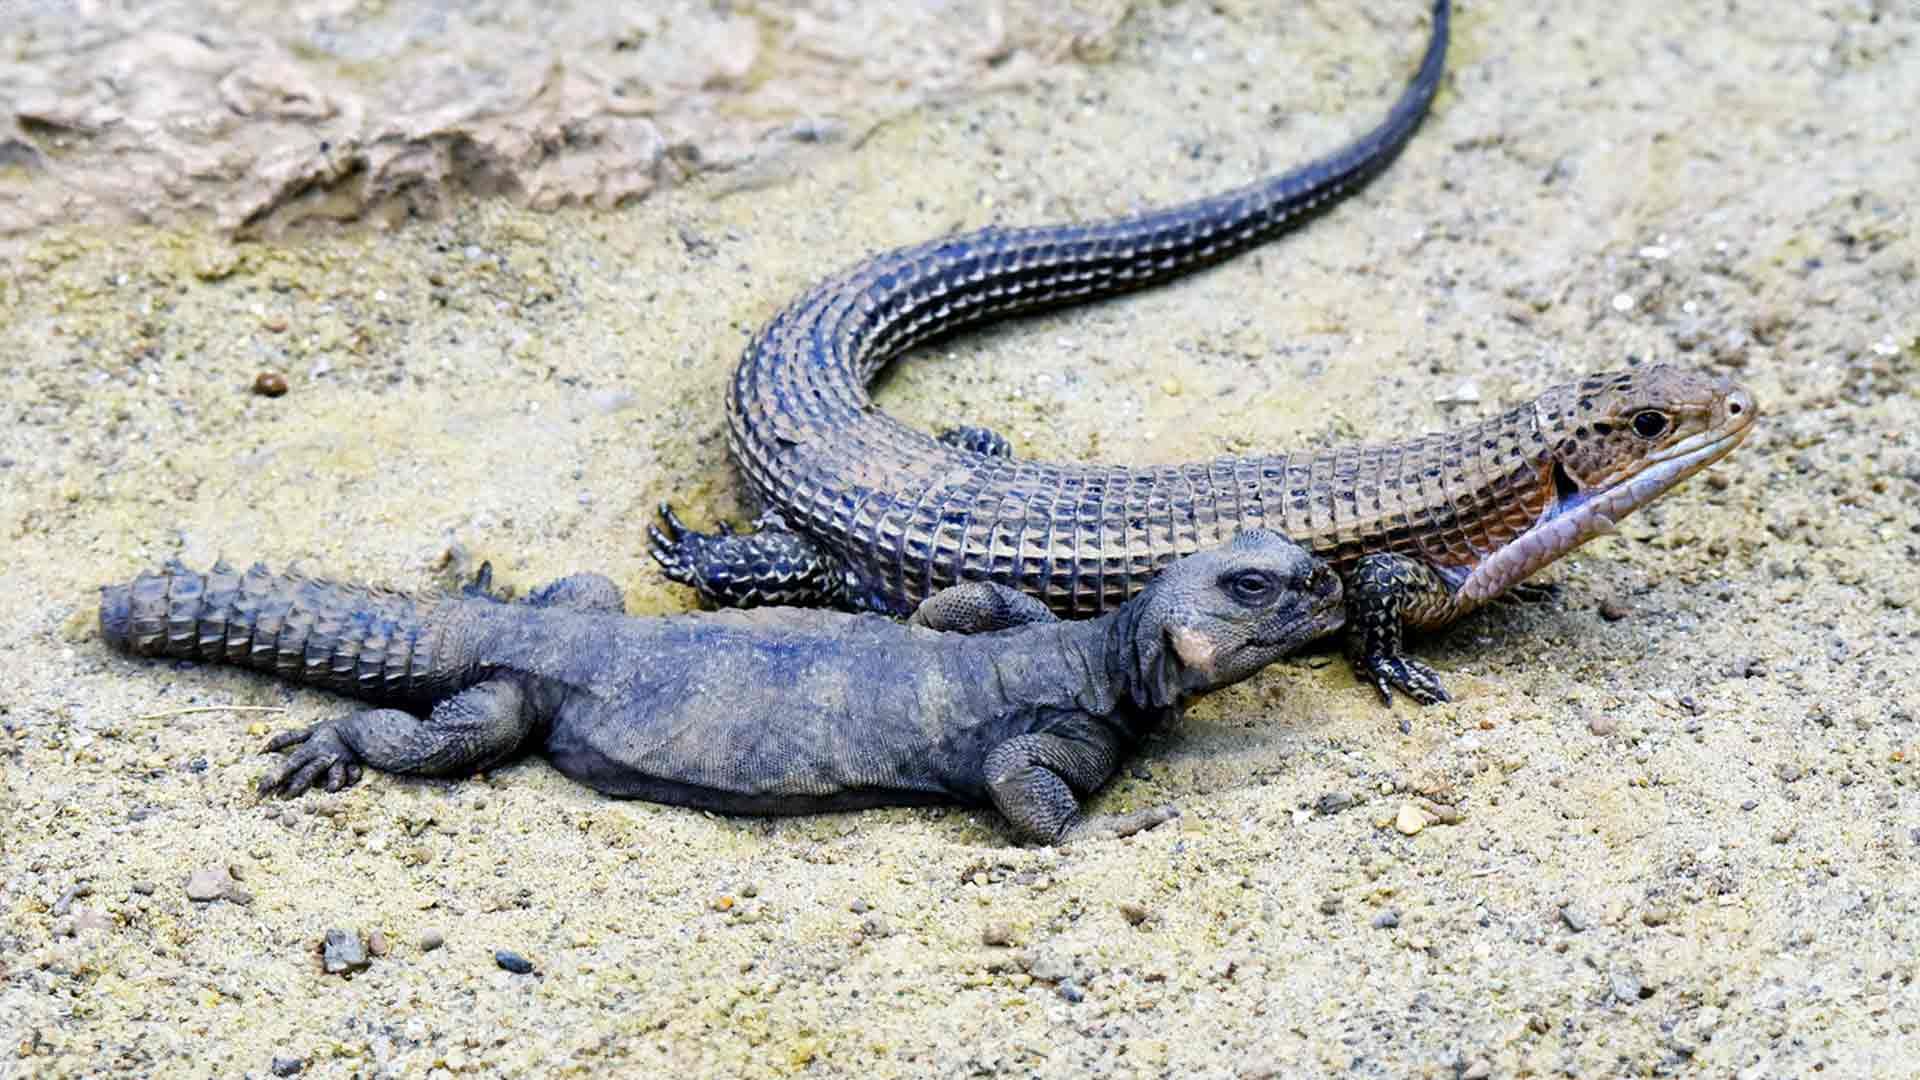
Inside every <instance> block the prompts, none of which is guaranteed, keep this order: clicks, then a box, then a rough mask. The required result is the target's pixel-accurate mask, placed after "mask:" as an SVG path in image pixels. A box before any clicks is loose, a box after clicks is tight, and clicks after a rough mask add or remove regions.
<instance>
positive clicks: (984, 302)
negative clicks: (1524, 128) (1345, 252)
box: [650, 0, 1755, 702]
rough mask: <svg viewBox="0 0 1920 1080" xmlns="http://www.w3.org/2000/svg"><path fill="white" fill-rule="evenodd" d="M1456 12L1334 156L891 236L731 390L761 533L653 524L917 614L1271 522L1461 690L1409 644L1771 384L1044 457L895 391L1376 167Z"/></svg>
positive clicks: (1043, 596) (821, 594) (687, 578)
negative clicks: (1176, 193)
mask: <svg viewBox="0 0 1920 1080" xmlns="http://www.w3.org/2000/svg"><path fill="white" fill-rule="evenodd" d="M1433 14H1434V22H1433V34H1432V37H1431V39H1430V41H1429V43H1428V46H1427V50H1426V53H1425V56H1424V58H1423V60H1422V62H1421V64H1420V68H1419V70H1418V71H1417V72H1416V74H1415V75H1414V77H1413V79H1412V81H1411V82H1410V83H1409V84H1408V86H1407V88H1406V91H1405V92H1404V93H1403V94H1402V95H1401V97H1400V99H1399V101H1398V102H1397V103H1396V104H1395V105H1394V106H1393V108H1392V110H1391V111H1390V112H1389V114H1388V116H1387V118H1386V119H1385V120H1384V121H1382V122H1381V124H1380V125H1379V126H1378V127H1376V128H1375V129H1374V130H1372V131H1371V132H1368V133H1367V134H1365V135H1363V136H1361V137H1360V138H1359V139H1357V140H1355V141H1354V142H1353V143H1352V144H1350V145H1348V146H1347V147H1345V148H1343V149H1341V150H1339V151H1337V152H1335V153H1334V154H1332V155H1330V156H1328V157H1326V158H1323V159H1321V160H1319V161H1316V162H1313V163H1311V164H1308V165H1305V166H1302V167H1300V168H1298V169H1295V170H1293V171H1292V172H1289V173H1286V174H1284V175H1281V176H1278V177H1273V178H1269V179H1266V180H1262V181H1259V182H1257V183H1254V184H1252V185H1250V186H1248V187H1245V188H1241V189H1239V190H1236V191H1231V192H1227V193H1225V194H1221V195H1215V196H1211V197H1208V198H1204V199H1200V200H1197V201H1195V202H1191V203H1187V204H1184V205H1181V206H1175V207H1171V208H1168V209H1164V210H1159V211H1155V212H1151V213H1147V214H1144V215H1140V216H1137V217H1132V218H1126V219H1123V220H1119V221H1111V222H1101V223H1095V224H1090V225H1070V226H1044V227H1039V228H1029V229H1000V228H991V229H986V230H983V231H981V232H977V233H973V234H970V235H966V236H959V237H953V238H949V239H944V240H937V241H933V242H931V243H928V244H923V245H921V246H918V247H913V248H906V249H902V250H899V251H894V252H889V253H886V254H883V255H880V256H878V257H876V258H873V259H871V260H869V261H867V262H865V263H862V264H860V265H858V266H856V267H854V268H853V269H852V270H849V271H847V272H846V273H843V274H841V275H839V276H837V277H834V278H832V279H829V280H828V281H826V282H824V283H823V284H821V285H819V286H818V287H816V288H815V289H813V290H812V291H811V292H809V293H807V294H806V295H805V296H804V297H802V298H801V299H800V300H798V301H797V302H795V303H794V304H792V305H791V306H789V307H788V308H787V309H786V310H784V311H782V312H781V313H780V314H778V315H777V316H775V317H774V318H773V320H772V321H770V322H769V323H768V324H767V326H766V327H765V328H763V329H762V330H761V331H760V333H759V334H758V335H757V336H756V337H755V338H754V340H753V341H752V343H750V344H749V345H748V347H747V351H746V354H745V356H744V357H743V358H742V359H741V362H740V365H739V367H738V369H737V370H736V371H735V373H734V377H733V382H732V387H731V392H730V394H729V396H728V399H727V415H728V422H729V426H730V441H729V446H730V449H731V452H732V455H733V459H734V461H735V463H736V464H737V465H738V466H739V469H740V472H741V474H742V476H744V477H745V479H746V481H747V483H748V486H749V487H750V488H751V489H752V492H753V494H754V495H755V496H756V497H757V499H758V501H760V502H761V503H762V504H763V505H764V506H765V507H766V509H767V514H766V515H765V516H763V517H762V518H761V520H760V521H759V522H758V523H757V524H758V531H757V532H755V533H751V534H735V533H733V532H732V531H731V530H729V529H726V528H724V527H723V528H722V530H721V531H720V532H719V533H717V534H711V535H709V534H701V533H696V532H693V531H692V530H689V529H686V528H685V527H684V526H682V525H681V524H680V523H679V522H678V520H677V519H675V518H674V517H673V515H672V513H671V511H670V510H666V508H665V507H663V508H662V509H663V512H664V513H663V516H664V518H665V526H664V528H653V529H650V536H651V541H652V550H653V554H654V557H655V558H656V559H657V560H658V561H659V562H660V564H661V566H662V567H663V568H664V569H665V571H666V573H667V576H668V577H670V578H672V579H673V580H675V581H680V582H683V583H685V584H688V585H692V586H693V587H694V588H695V589H696V590H698V591H699V593H700V595H701V597H702V599H704V600H705V601H707V602H708V603H710V604H713V605H716V606H737V607H751V606H755V605H759V604H825V605H832V606H838V607H844V608H850V609H853V610H866V611H878V612H886V613H891V614H905V613H907V612H909V611H911V610H913V607H914V605H915V604H916V603H918V602H919V601H920V600H921V599H922V598H924V597H926V596H929V595H931V594H933V593H934V592H936V591H938V590H940V589H942V588H945V587H947V586H950V585H952V584H954V583H956V582H961V581H992V582H997V583H999V584H1002V585H1007V586H1010V587H1013V588H1017V589H1020V590H1022V591H1025V592H1027V593H1030V594H1032V595H1033V596H1035V597H1038V598H1039V599H1040V600H1042V601H1044V602H1045V603H1046V605H1047V606H1048V607H1049V608H1051V609H1052V610H1054V611H1056V612H1058V613H1060V614H1062V615H1068V616H1085V615H1089V614H1094V613H1098V612H1102V611H1107V610H1110V609H1112V608H1113V607H1114V606H1115V605H1117V604H1119V603H1121V602H1123V601H1124V600H1125V599H1126V598H1127V597H1128V596H1131V595H1132V594H1133V593H1134V592H1135V591H1136V590H1138V589H1139V588H1140V587H1141V586H1142V585H1143V584H1144V583H1145V582H1146V581H1147V580H1149V579H1150V578H1151V576H1152V575H1153V574H1154V572H1155V571H1156V570H1158V569H1159V568H1160V567H1163V566H1165V565H1166V564H1167V563H1168V562H1169V561H1171V560H1173V559H1176V558H1179V557H1180V556H1182V555H1185V554H1188V553H1190V552H1193V551H1196V550H1199V549H1200V548H1203V547H1205V546H1207V545H1210V544H1215V543H1218V542H1220V540H1221V539H1223V538H1224V537H1226V536H1228V535H1230V534H1231V533H1232V532H1233V530H1235V529H1237V528H1240V527H1243V526H1247V527H1251V526H1264V527H1268V528H1274V529H1278V530H1280V531H1282V532H1284V533H1286V534H1287V535H1289V536H1291V537H1293V538H1294V539H1296V540H1298V541H1300V542H1301V543H1303V544H1305V545H1307V546H1308V547H1309V548H1310V549H1311V550H1313V551H1314V552H1315V553H1316V554H1318V555H1320V556H1322V557H1323V558H1326V559H1327V560H1329V561H1330V562H1332V563H1334V564H1335V565H1336V566H1337V567H1339V568H1340V570H1341V572H1342V573H1343V574H1344V575H1345V577H1346V584H1347V595H1348V600H1349V604H1350V610H1349V618H1348V620H1347V624H1348V635H1349V641H1348V651H1349V653H1350V654H1351V655H1352V657H1353V659H1354V662H1355V664H1356V667H1357V668H1358V670H1359V673H1360V675H1361V677H1362V678H1364V679H1366V680H1367V681H1369V682H1371V683H1372V684H1374V685H1375V686H1377V687H1378V688H1379V690H1380V692H1381V694H1382V695H1383V696H1388V695H1390V692H1391V691H1390V687H1395V686H1397V687H1400V688H1402V689H1404V690H1406V691H1407V692H1408V693H1410V694H1411V695H1412V696H1413V697H1414V698H1416V699H1417V700H1419V701H1423V702H1430V701H1439V700H1444V699H1445V698H1446V696H1447V695H1446V691H1445V690H1444V689H1443V688H1442V686H1441V684H1440V681H1439V679H1438V677H1437V676H1436V675H1435V674H1434V673H1433V672H1432V670H1431V669H1429V668H1427V667H1426V666H1425V665H1423V664H1420V663H1419V662H1417V661H1415V660H1412V659H1409V658H1407V657H1405V656H1403V655H1402V654H1401V652H1400V642H1401V637H1402V632H1403V630H1404V629H1434V628H1437V627H1440V626H1443V625H1445V624H1447V623H1448V622H1451V621H1453V620H1454V619H1457V618H1459V617H1460V616H1461V615H1463V614H1465V613H1466V612H1468V611H1470V610H1472V609H1473V608H1474V607H1476V606H1478V605H1480V604H1482V603H1484V602H1485V601H1486V600H1488V599H1490V598H1492V597H1493V596H1495V595H1497V594H1499V593H1500V592H1501V591H1502V590H1504V589H1507V588H1508V587H1510V586H1513V585H1516V584H1518V583H1519V582H1520V581H1521V580H1522V579H1523V578H1525V577H1526V576H1527V574H1530V573H1532V572H1533V571H1535V570H1537V569H1539V568H1540V567H1541V566H1543V565H1545V564H1546V563H1547V562H1550V561H1552V560H1553V559H1554V558H1557V557H1558V556H1560V555H1563V554H1565V553H1566V552H1567V551H1569V550H1571V549H1572V548H1573V547H1575V546H1577V545H1578V544H1579V543H1581V542H1583V541H1584V540H1586V539H1587V538H1589V537H1591V536H1593V535H1596V534H1597V533H1598V532H1599V531H1604V529H1605V527H1606V525H1607V524H1610V522H1611V521H1612V520H1617V519H1618V517H1619V516H1621V515H1622V514H1624V513H1627V512H1629V511H1631V510H1632V509H1634V508H1636V507H1638V506H1640V505H1643V504H1644V503H1645V502H1646V501H1648V500H1650V499H1651V498H1654V497H1656V496H1658V495H1659V494H1661V493H1662V492H1664V491H1666V490H1668V489H1669V488H1671V487H1672V486H1673V485H1674V484H1676V483H1678V482H1679V481H1681V480H1683V479H1685V478H1686V477H1687V476H1689V475H1691V474H1692V473H1693V472H1695V471H1697V470H1698V469H1700V468H1702V467H1704V466H1705V465H1707V464H1709V463H1711V462H1712V461H1714V460H1716V459H1718V458H1719V457H1721V456H1723V455H1724V454H1726V453H1727V452H1729V451H1730V450H1732V448H1733V447H1734V446H1735V445H1737V444H1738V443H1739V441H1740V439H1741V438H1742V437H1743V436H1744V434H1745V432H1746V431H1747V429H1748V425H1749V424H1750V423H1751V422H1752V420H1753V419H1754V416H1755V411H1754V405H1753V400H1752V398H1751V396H1749V395H1748V394H1747V392H1746V391H1745V390H1743V389H1741V388H1739V387H1738V386H1735V385H1734V384H1732V383H1730V382H1727V381H1725V380H1722V379H1715V378H1712V377H1710V376H1708V375H1705V374H1703V373H1696V372H1686V371H1680V370H1675V369H1669V368H1650V369H1643V370H1640V371H1635V372H1622V373H1616V374H1609V375H1599V376H1593V377H1590V378H1587V379H1583V380H1581V381H1579V382H1577V383H1571V384H1568V385H1564V386H1558V387H1554V388H1552V389H1550V390H1548V391H1546V392H1545V393H1544V394H1542V395H1541V396H1540V397H1539V398H1537V399H1535V400H1534V401H1533V402H1531V403H1529V404H1527V405H1523V406H1521V407H1519V408H1516V409H1514V410H1512V411H1511V412H1508V413H1506V414H1505V415H1502V416H1499V417H1496V418H1494V419H1491V420H1487V421H1484V422H1482V423H1479V424H1476V425H1473V426H1470V427H1467V428H1464V429H1462V430H1460V431H1456V432H1452V433H1449V434H1446V435H1441V436H1433V437H1428V438H1422V439H1414V440H1409V441H1405V442H1400V443H1394V444H1389V445H1384V446H1369V447H1348V448H1342V449H1339V450H1335V451H1331V452H1327V453H1321V454H1266V455H1259V456H1254V457H1245V458H1220V459H1216V460H1214V461H1211V462H1203V463H1194V464H1187V465H1174V466H1163V467H1158V468H1151V469H1134V468H1126V467H1122V466H1117V465H1097V464H1095V465H1077V464H1054V463H1048V462H1039V461H1024V460H1018V459H1016V458H1014V457H1012V456H1011V454H1010V449H1009V446H1008V443H1007V441H1006V440H1005V439H1004V438H1003V437H1001V436H999V435H998V434H996V433H994V432H992V431H988V430H985V429H981V428H976V427H963V428H960V429H957V430H955V431H951V432H948V433H947V434H946V435H944V436H942V437H941V438H939V439H934V438H931V437H929V436H927V435H925V434H922V433H921V432H918V431H914V430H912V429H911V428H908V427H906V426H904V425H902V424H900V423H898V422H897V421H895V420H893V419H892V418H891V417H889V416H887V415H886V414H885V413H883V412H880V411H879V410H878V409H876V408H875V407H874V404H873V401H872V399H871V398H870V397H869V396H868V393H867V385H868V383H869V382H870V381H871V380H872V379H873V377H874V376H875V375H876V374H877V373H878V372H879V370H880V369H881V368H882V367H884V366H885V365H886V363H887V362H888V361H889V360H891V359H892V358H894V357H895V356H897V355H899V354H900V353H901V352H903V351H905V350H906V349H908V348H910V347H912V346H913V345H915V344H917V343H919V342H922V341H925V340H927V339H929V338H932V337H936V336H939V335H942V334H947V333H950V332H953V331H956V330H960V329H963V328H966V327H971V326H976V325H979V324H981V323H985V322H989V321H992V320H994V319H997V318H1001V317H1005V316H1007V315H1011V314H1015V313H1018V312H1023V311H1029V310H1033V309H1036V308H1041V307H1049V306H1058V305H1062V304H1070V303H1077V302H1082V301H1086V300H1090V299H1094V298H1097V297H1102V296H1110V295H1115V294H1118V293H1123V292H1127V291H1130V290H1132V289H1137V288H1140V287H1142V286H1145V285H1149V284H1152V283H1154V282H1158V281H1162V280H1165V279H1167V278H1169V277H1174V276H1177V275H1180V274H1184V273H1187V272H1190V271H1192V270H1194V269H1197V268H1199V267H1201V266H1204V265H1207V264H1209V263H1212V262H1215V261H1218V260H1220V259H1223V258H1226V257H1227V256H1229V255H1232V254H1234V253H1236V252H1239V251H1242V250H1245V249H1246V248H1248V247H1251V246H1253V245H1255V244H1258V243H1260V242H1261V241H1263V240H1266V239H1268V238H1270V237H1272V236H1274V235H1276V234H1278V233H1280V232H1282V231H1285V230H1286V229H1288V228H1290V227H1292V226H1293V225H1294V224H1296V223H1298V222H1299V221H1300V220H1302V219H1304V217H1306V216H1307V215H1309V214H1310V213H1312V212H1314V211H1317V210H1321V209H1324V208H1325V207H1327V206H1328V205H1330V204H1332V203H1333V202H1335V201H1337V200H1338V199H1340V198H1341V197H1343V196H1345V195H1347V194H1349V193H1351V192H1352V191H1354V190H1355V189H1356V188H1358V187H1359V186H1360V185H1361V184H1362V183H1364V182H1365V181H1366V180H1367V179H1368V178H1370V177H1371V176H1373V175H1374V174H1376V173H1378V172H1379V171H1380V170H1381V169H1382V168H1384V167H1385V166H1386V164H1387V163H1388V162H1389V161H1391V160H1392V158H1393V157H1394V155H1395V154H1397V153H1398V152H1399V150H1400V148H1401V147H1402V146H1404V145H1405V144H1406V142H1407V140H1408V139H1409V138H1410V137H1411V136H1412V134H1413V132H1414V129H1415V128H1416V127H1417V126H1418V124H1419V123H1420V120H1421V118H1422V117H1423V116H1424V115H1425V113H1426V110H1427V107H1428V105H1429V104H1430V103H1431V101H1432V99H1433V95H1434V92H1435V90H1436V89H1437V87H1438V85H1439V81H1440V75H1441V71H1442V66H1443V61H1444V58H1445V54H1446V45H1447V15H1448V11H1447V5H1446V3H1445V2H1444V0H1442V2H1439V3H1436V4H1435V5H1434V13H1433ZM1641 413H1652V414H1657V415H1659V416H1661V417H1663V418H1664V419H1663V421H1662V425H1663V426H1662V428H1661V430H1659V431H1657V432H1655V433H1653V434H1651V435H1646V436H1636V435H1635V434H1634V432H1633V430H1632V424H1633V423H1634V418H1635V417H1636V416H1638V415H1640V414H1641ZM1603 430H1605V431H1606V432H1607V433H1606V434H1604V435H1603V434H1601V432H1602V431H1603ZM1676 455H1678V456H1679V457H1681V458H1683V459H1684V460H1682V461H1681V462H1680V464H1678V465H1676V464H1673V462H1672V461H1670V460H1669V459H1671V458H1674V457H1675V456H1676ZM1603 504H1604V507H1605V508H1606V512H1605V513H1594V512H1588V511H1586V510H1582V508H1583V507H1591V506H1599V505H1603ZM1389 700H1390V697H1389Z"/></svg>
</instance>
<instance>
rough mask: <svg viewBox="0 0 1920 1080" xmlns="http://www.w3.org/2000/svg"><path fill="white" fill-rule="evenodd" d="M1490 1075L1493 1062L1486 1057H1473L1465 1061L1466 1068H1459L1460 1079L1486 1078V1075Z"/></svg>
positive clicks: (1482, 1079)
mask: <svg viewBox="0 0 1920 1080" xmlns="http://www.w3.org/2000/svg"><path fill="white" fill-rule="evenodd" d="M1492 1075H1493V1062H1491V1061H1488V1060H1487V1059H1486V1058H1475V1059H1474V1060H1472V1061H1469V1062H1467V1067H1466V1068H1464V1069H1462V1070H1460V1080H1487V1077H1489V1076H1492Z"/></svg>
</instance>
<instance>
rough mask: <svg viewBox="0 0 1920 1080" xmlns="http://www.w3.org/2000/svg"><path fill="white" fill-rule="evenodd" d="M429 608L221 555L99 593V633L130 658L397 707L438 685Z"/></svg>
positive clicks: (440, 661) (441, 661) (439, 661)
mask: <svg viewBox="0 0 1920 1080" xmlns="http://www.w3.org/2000/svg"><path fill="white" fill-rule="evenodd" d="M437 606H438V605H437V604H436V603H435V602H433V601H428V600H420V599H416V598H414V597H412V596H408V595H406V594H404V593H396V592H389V591H387V590H384V589H373V588H368V587H366V586H361V585H344V584H339V583H336V582H331V581H322V580H318V579H315V578H309V577H305V576H302V575H300V574H297V573H286V574H275V573H272V572H271V571H269V570H268V569H267V568H266V567H265V566H263V565H260V564H258V563H256V564H254V566H253V567H252V569H250V570H248V571H247V572H246V573H245V574H241V573H238V572H236V571H235V570H234V569H233V568H232V567H230V566H228V565H227V564H226V563H225V562H224V561H222V562H219V563H216V564H215V565H214V567H213V569H212V570H210V571H208V572H207V573H204V574H201V573H196V572H195V571H193V570H190V569H188V568H187V567H186V566H185V565H184V564H182V563H180V562H179V561H178V560H175V561H173V562H169V563H168V564H167V565H166V567H165V568H163V569H162V570H161V571H160V572H159V573H157V574H141V575H140V576H139V577H136V578H134V579H133V581H132V582H131V583H129V584H126V585H109V586H105V587H103V588H102V589H101V590H100V636H101V637H103V638H105V639H106V641H107V643H108V644H109V645H112V646H113V647H115V648H117V649H121V650H123V651H126V652H129V653H132V654H134V655H136V656H169V657H174V658H176V659H181V660H201V661H205V662H208V663H225V664H237V665H240V666H242V667H248V668H252V669H254V670H256V671H264V672H268V673H270V674H273V675H278V676H280V677H281V678H283V679H288V680H290V681H293V682H297V683H300V684H303V685H307V686H318V687H324V688H326V689H329V690H334V691H337V692H340V693H343V694H350V695H352V696H354V697H357V698H360V699H362V700H366V701H371V702H376V703H395V704H397V703H401V702H406V701H411V700H414V699H418V698H422V697H427V696H431V692H432V691H433V689H434V688H435V686H436V685H443V684H444V683H445V681H446V679H445V676H446V674H447V672H448V665H447V664H446V663H445V661H446V660H449V659H452V658H450V657H436V656H434V655H433V653H434V651H435V645H436V639H437V638H438V637H439V636H440V635H437V634H435V633H434V631H433V627H434V622H433V620H432V619H431V618H430V617H429V615H430V613H431V612H432V611H433V610H434V608H435V607H437Z"/></svg>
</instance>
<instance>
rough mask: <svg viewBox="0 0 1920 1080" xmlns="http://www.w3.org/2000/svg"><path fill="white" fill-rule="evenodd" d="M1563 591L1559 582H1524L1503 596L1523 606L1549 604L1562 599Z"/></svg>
mask: <svg viewBox="0 0 1920 1080" xmlns="http://www.w3.org/2000/svg"><path fill="white" fill-rule="evenodd" d="M1561 592H1562V590H1561V588H1560V583H1559V582H1557V581H1540V582H1534V581H1523V582H1521V583H1520V584H1518V585H1515V586H1513V587H1512V588H1510V589H1508V590H1507V591H1506V592H1504V593H1502V594H1501V596H1502V597H1503V598H1505V597H1511V598H1513V600H1514V601H1515V602H1516V603H1521V604H1548V603H1552V602H1553V601H1555V600H1558V599H1560V594H1561Z"/></svg>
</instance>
